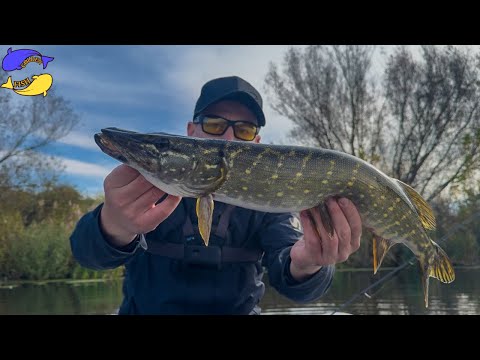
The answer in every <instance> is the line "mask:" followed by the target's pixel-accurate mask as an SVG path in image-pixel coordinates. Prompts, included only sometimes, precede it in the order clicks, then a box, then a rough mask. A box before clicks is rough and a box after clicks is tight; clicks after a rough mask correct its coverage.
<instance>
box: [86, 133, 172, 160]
mask: <svg viewBox="0 0 480 360" xmlns="http://www.w3.org/2000/svg"><path fill="white" fill-rule="evenodd" d="M161 135H162V134H161V133H155V134H153V133H152V134H141V133H138V132H135V131H130V130H124V129H119V128H115V127H109V128H105V129H101V133H97V134H95V135H94V139H95V142H96V144H97V145H98V147H99V148H100V149H101V150H102V151H103V152H104V153H106V154H107V155H109V156H111V157H113V158H114V159H117V160H119V161H121V162H123V163H128V159H127V158H126V157H125V154H126V153H132V154H135V153H139V154H140V153H142V152H143V146H144V145H145V144H146V143H150V144H153V145H156V147H157V148H161V149H164V150H165V149H167V148H168V145H169V141H168V139H167V138H165V137H163V136H161Z"/></svg>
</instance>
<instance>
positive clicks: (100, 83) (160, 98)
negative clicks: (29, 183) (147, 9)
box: [0, 44, 292, 195]
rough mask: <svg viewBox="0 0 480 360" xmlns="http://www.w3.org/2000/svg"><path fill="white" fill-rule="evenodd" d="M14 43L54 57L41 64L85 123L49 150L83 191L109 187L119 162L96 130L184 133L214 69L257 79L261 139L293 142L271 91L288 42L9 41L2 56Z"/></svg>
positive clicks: (66, 177)
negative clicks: (269, 80) (263, 121)
mask: <svg viewBox="0 0 480 360" xmlns="http://www.w3.org/2000/svg"><path fill="white" fill-rule="evenodd" d="M9 47H12V48H13V50H16V49H25V48H26V49H35V50H37V51H39V52H40V53H41V54H42V55H47V56H51V57H54V58H55V59H54V60H53V61H52V62H51V63H49V64H48V67H47V69H46V70H43V69H41V72H42V73H44V72H47V70H48V73H50V74H51V75H52V77H53V85H52V89H55V92H56V94H58V95H61V96H63V97H65V98H66V99H67V100H69V101H70V102H71V104H72V106H73V108H74V109H75V111H76V112H77V113H78V114H79V115H80V123H79V125H78V126H77V127H76V128H75V129H74V130H73V131H72V132H71V133H70V134H69V135H68V136H67V137H65V138H63V139H61V140H60V141H58V142H56V143H54V144H51V145H49V146H48V147H46V148H44V149H43V150H42V151H43V152H44V153H46V154H49V155H54V156H56V157H57V158H59V159H61V160H62V162H63V163H64V165H65V167H66V169H65V173H64V176H63V177H62V180H63V181H64V182H67V183H69V184H71V185H74V186H75V187H76V188H77V189H78V190H80V191H81V192H82V193H84V194H88V195H94V194H98V193H101V192H103V179H104V178H105V176H106V175H107V174H108V173H109V172H110V171H111V170H112V169H114V168H115V167H116V166H117V165H119V162H117V161H116V160H114V159H112V158H110V157H108V156H107V155H106V154H104V153H103V152H101V151H100V149H99V148H98V147H97V145H96V144H95V142H94V140H93V135H94V134H95V133H96V132H99V131H100V129H102V128H104V127H109V126H115V127H120V128H124V129H129V130H134V131H141V132H149V131H163V132H170V133H175V134H181V135H184V134H185V131H186V123H187V121H188V120H189V119H190V118H191V116H192V111H193V108H194V105H195V101H196V99H197V97H198V95H199V93H200V88H201V86H202V85H203V84H204V83H205V82H206V81H208V80H210V79H212V78H214V77H220V76H229V75H238V76H241V77H243V78H244V79H246V80H247V81H249V82H250V83H251V84H252V85H254V86H255V87H256V88H257V89H258V90H259V91H260V93H261V94H262V96H263V99H264V110H265V113H266V116H267V126H266V127H265V128H264V129H262V133H261V134H262V142H277V143H278V142H282V143H289V142H291V141H290V140H289V139H288V138H287V137H286V134H287V133H288V131H289V130H290V128H291V125H292V124H291V122H290V121H289V120H288V119H285V118H281V117H280V116H278V115H277V114H275V113H274V112H273V110H272V109H271V108H270V106H269V103H268V99H267V97H266V96H265V92H264V79H265V75H266V73H267V71H268V64H269V62H270V61H274V62H275V63H277V64H279V63H281V61H282V59H283V55H284V54H285V52H286V50H287V49H288V46H279V45H275V46H273V45H264V46H263V45H255V46H237V45H224V46H220V45H216V46H204V45H197V46H186V45H178V46H176V45H169V46H163V45H162V46H150V45H149V46H127V45H125V46H113V45H112V46H104V45H98V46H84V45H72V46H65V45H62V46H39V45H35V46H33V45H14V44H11V45H10V44H9V45H0V54H1V56H2V58H3V56H4V55H5V54H6V53H7V49H8V48H9ZM35 66H37V67H38V64H29V65H28V66H27V68H28V69H32V68H33V67H35ZM0 71H3V70H0ZM26 75H30V74H26ZM2 90H3V89H2ZM5 91H7V90H5ZM47 96H48V95H47Z"/></svg>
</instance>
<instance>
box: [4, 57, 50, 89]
mask: <svg viewBox="0 0 480 360" xmlns="http://www.w3.org/2000/svg"><path fill="white" fill-rule="evenodd" d="M53 59H54V58H53V57H50V56H45V55H42V54H40V53H39V52H38V51H36V50H30V49H18V50H15V51H12V48H9V49H8V50H7V55H5V57H4V58H3V61H2V69H3V70H4V71H16V70H23V69H25V67H26V66H27V65H28V64H30V63H36V64H38V65H42V66H43V68H44V69H46V68H47V66H48V64H49V63H50V62H51V61H53ZM52 83H53V77H52V75H50V74H40V75H33V76H32V77H31V79H30V78H29V77H26V78H25V79H23V80H19V81H12V77H11V76H9V77H8V79H7V82H5V83H4V84H2V85H0V87H1V88H5V89H11V90H13V91H14V92H16V93H17V94H18V95H22V96H36V95H43V96H47V91H48V90H49V89H50V87H51V86H52Z"/></svg>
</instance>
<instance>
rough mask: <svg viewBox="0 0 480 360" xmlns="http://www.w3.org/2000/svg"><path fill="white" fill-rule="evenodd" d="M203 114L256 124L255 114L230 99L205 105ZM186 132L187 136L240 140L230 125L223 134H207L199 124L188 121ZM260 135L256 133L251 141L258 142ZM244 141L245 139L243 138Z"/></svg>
mask: <svg viewBox="0 0 480 360" xmlns="http://www.w3.org/2000/svg"><path fill="white" fill-rule="evenodd" d="M202 113H203V114H208V115H216V116H219V117H222V118H225V119H228V120H231V121H235V122H237V121H247V122H251V123H253V124H255V125H258V122H257V118H256V116H255V115H254V114H253V113H252V112H251V111H250V110H249V109H248V108H247V107H246V106H245V105H243V104H241V103H239V102H236V101H231V100H224V101H220V102H218V103H216V104H213V105H211V106H209V107H207V108H206V109H205V110H204V111H203V112H202ZM187 133H188V136H193V137H199V138H211V139H224V140H236V141H242V140H241V139H238V138H236V137H235V134H234V132H233V128H232V127H231V126H230V127H229V128H228V129H227V131H226V132H225V133H224V134H223V135H211V134H207V133H205V132H204V131H203V130H202V125H201V124H196V123H195V124H194V123H193V122H189V123H188V125H187ZM260 138H261V137H260V135H256V136H255V139H253V140H252V141H253V142H256V143H258V142H260ZM243 141H245V140H243Z"/></svg>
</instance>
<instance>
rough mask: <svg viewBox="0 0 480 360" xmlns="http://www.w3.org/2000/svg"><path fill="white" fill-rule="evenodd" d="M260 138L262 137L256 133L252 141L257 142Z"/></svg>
mask: <svg viewBox="0 0 480 360" xmlns="http://www.w3.org/2000/svg"><path fill="white" fill-rule="evenodd" d="M261 139H262V137H261V136H260V135H257V136H255V139H253V142H255V143H257V144H258V143H259V142H260V140H261Z"/></svg>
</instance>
